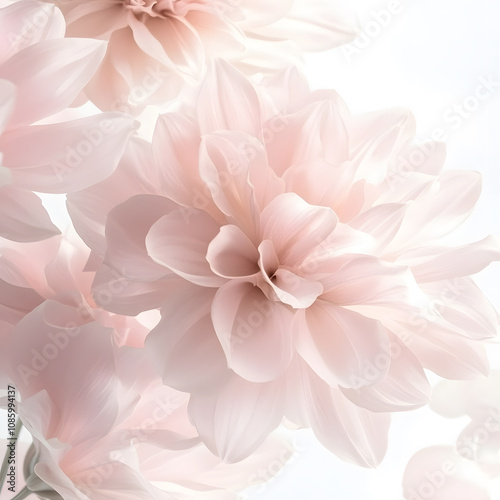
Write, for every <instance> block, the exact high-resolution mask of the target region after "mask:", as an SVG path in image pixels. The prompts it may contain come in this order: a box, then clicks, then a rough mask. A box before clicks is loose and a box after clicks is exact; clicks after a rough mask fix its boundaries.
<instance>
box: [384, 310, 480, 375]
mask: <svg viewBox="0 0 500 500" xmlns="http://www.w3.org/2000/svg"><path fill="white" fill-rule="evenodd" d="M391 329H392V330H393V331H394V332H395V333H397V334H398V336H399V337H400V338H402V339H403V340H404V341H405V343H406V344H407V345H408V346H409V347H410V349H411V350H412V352H413V354H415V356H416V357H417V359H418V360H419V362H420V363H421V364H422V366H423V367H424V368H427V369H429V370H432V371H433V372H435V373H437V374H438V375H439V376H441V377H444V378H449V379H457V380H463V379H470V378H476V377H477V376H478V375H488V372H489V361H488V356H487V354H486V348H485V346H484V345H482V344H480V343H478V342H477V341H476V342H474V341H471V340H470V339H467V338H464V337H462V336H461V335H457V334H453V333H452V332H450V329H449V328H445V327H443V326H442V325H439V324H436V323H435V322H434V321H432V320H431V319H427V318H426V317H425V316H422V315H419V314H418V313H417V312H414V313H412V314H409V317H408V319H407V323H406V324H401V323H399V324H395V325H392V326H391Z"/></svg>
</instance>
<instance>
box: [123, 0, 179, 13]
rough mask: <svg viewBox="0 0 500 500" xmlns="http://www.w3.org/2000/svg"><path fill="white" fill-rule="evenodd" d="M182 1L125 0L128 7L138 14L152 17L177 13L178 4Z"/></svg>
mask: <svg viewBox="0 0 500 500" xmlns="http://www.w3.org/2000/svg"><path fill="white" fill-rule="evenodd" d="M181 3H182V1H181V0H124V6H125V8H126V9H128V10H131V11H132V12H133V13H134V14H136V15H142V14H146V15H149V16H151V17H167V16H168V15H171V14H177V12H176V10H178V9H176V4H177V5H179V4H181ZM184 3H185V2H184Z"/></svg>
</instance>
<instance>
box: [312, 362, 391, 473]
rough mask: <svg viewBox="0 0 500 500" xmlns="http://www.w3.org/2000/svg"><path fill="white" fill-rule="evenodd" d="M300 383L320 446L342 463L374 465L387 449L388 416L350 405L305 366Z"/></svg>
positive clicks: (335, 390) (339, 393)
mask: <svg viewBox="0 0 500 500" xmlns="http://www.w3.org/2000/svg"><path fill="white" fill-rule="evenodd" d="M302 384H303V386H302V391H304V394H305V397H306V400H307V408H308V418H309V422H310V425H311V427H312V429H313V431H314V434H315V435H316V437H317V438H318V439H319V440H320V441H321V443H322V444H323V446H325V447H326V448H328V449H329V450H330V451H331V452H333V453H335V454H336V455H337V456H338V457H339V458H341V459H342V460H344V461H346V462H349V463H354V464H356V465H360V466H362V467H376V466H377V465H378V464H379V463H380V461H381V460H382V458H383V457H384V455H385V452H386V450H387V436H388V431H389V423H390V415H387V414H383V413H372V412H370V411H368V410H365V409H364V408H359V407H358V406H356V405H354V404H352V403H351V402H350V401H349V400H348V399H347V398H345V397H344V396H343V395H342V393H341V392H340V391H339V390H338V389H335V388H332V387H329V386H328V385H327V384H326V383H325V382H324V381H323V380H321V379H319V378H318V377H317V376H316V375H315V374H314V373H313V372H312V370H311V369H309V368H308V367H307V366H303V368H302Z"/></svg>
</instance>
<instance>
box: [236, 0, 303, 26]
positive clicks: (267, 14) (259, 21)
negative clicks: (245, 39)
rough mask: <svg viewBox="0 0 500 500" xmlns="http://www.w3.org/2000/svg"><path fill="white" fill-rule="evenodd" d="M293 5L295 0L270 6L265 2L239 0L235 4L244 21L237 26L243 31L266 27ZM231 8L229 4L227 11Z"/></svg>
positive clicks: (286, 0)
mask: <svg viewBox="0 0 500 500" xmlns="http://www.w3.org/2000/svg"><path fill="white" fill-rule="evenodd" d="M294 3H295V0H283V1H281V2H276V3H273V4H271V5H270V4H269V2H266V0H241V1H240V2H238V4H236V5H237V6H238V7H239V8H240V9H241V11H242V15H243V16H244V20H243V21H242V22H241V23H239V24H240V26H242V27H243V28H244V29H252V27H254V26H266V25H268V24H271V23H273V22H275V21H277V20H278V19H281V18H282V17H283V16H284V15H286V14H287V13H288V12H289V11H290V9H291V8H292V6H293V5H294ZM232 7H233V6H232V5H231V4H230V2H229V5H228V10H229V9H230V8H232Z"/></svg>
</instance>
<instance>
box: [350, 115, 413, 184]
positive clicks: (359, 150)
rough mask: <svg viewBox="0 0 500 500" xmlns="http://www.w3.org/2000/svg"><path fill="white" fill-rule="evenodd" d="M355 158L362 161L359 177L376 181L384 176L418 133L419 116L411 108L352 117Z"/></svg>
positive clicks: (351, 131)
mask: <svg viewBox="0 0 500 500" xmlns="http://www.w3.org/2000/svg"><path fill="white" fill-rule="evenodd" d="M349 124H350V125H351V127H349V146H350V151H351V154H350V155H351V159H352V161H353V162H354V163H356V164H357V165H358V170H357V179H366V180H368V181H369V182H371V183H373V184H378V183H380V182H382V181H383V180H384V177H385V176H386V174H387V169H388V166H389V165H390V164H391V162H392V161H395V156H396V154H397V153H398V151H399V150H400V149H401V148H402V147H403V146H404V145H406V144H407V143H408V141H410V140H411V139H412V138H413V136H414V135H415V127H416V125H415V119H414V117H413V115H412V114H411V113H410V112H409V111H407V110H400V109H395V110H391V111H386V112H372V113H367V114H365V115H361V116H360V117H356V119H355V121H354V120H353V122H351V121H350V120H349Z"/></svg>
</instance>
